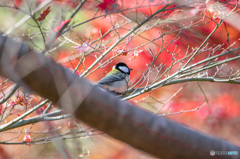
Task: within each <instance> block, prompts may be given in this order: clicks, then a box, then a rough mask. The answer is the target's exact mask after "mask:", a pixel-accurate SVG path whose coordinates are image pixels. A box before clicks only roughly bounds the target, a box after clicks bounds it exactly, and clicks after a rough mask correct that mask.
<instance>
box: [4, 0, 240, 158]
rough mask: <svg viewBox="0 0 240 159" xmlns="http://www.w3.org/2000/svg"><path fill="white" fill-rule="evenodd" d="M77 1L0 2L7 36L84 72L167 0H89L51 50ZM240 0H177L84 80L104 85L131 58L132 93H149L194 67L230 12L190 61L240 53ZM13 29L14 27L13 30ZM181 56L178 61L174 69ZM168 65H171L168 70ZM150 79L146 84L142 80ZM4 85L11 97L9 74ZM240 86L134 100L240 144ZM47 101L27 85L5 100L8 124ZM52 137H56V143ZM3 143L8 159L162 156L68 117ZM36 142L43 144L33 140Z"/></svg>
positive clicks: (225, 71)
mask: <svg viewBox="0 0 240 159" xmlns="http://www.w3.org/2000/svg"><path fill="white" fill-rule="evenodd" d="M168 2H169V3H170V1H168ZM79 3H80V1H78V0H75V1H74V0H55V1H53V0H52V1H51V0H48V1H47V0H37V1H33V0H13V1H7V0H2V1H1V2H0V26H1V27H0V31H1V32H3V33H8V35H9V36H11V37H13V38H14V39H15V40H19V41H22V42H24V43H27V44H28V45H29V46H30V47H31V48H33V49H34V50H35V51H37V52H42V51H44V50H47V52H46V54H45V55H46V56H48V57H50V58H52V59H54V60H55V61H57V62H58V63H59V64H61V65H63V66H65V67H67V68H69V69H71V70H74V69H76V68H77V69H76V73H77V74H79V75H82V74H83V73H84V72H85V71H86V69H87V68H89V67H90V66H91V65H92V64H93V62H94V61H95V60H96V59H97V58H98V57H99V56H100V55H101V54H103V53H104V52H105V51H106V50H107V49H108V48H109V47H110V46H111V45H113V44H114V43H115V42H116V41H117V40H119V39H120V38H121V37H123V36H124V35H125V34H126V33H128V32H129V31H130V30H131V29H133V28H134V27H136V26H137V25H138V24H140V23H141V22H142V21H144V20H145V19H147V18H148V17H150V16H151V15H152V14H153V13H154V12H156V11H157V10H159V9H161V8H163V7H164V6H165V4H166V3H167V2H166V1H154V0H152V1H151V0H149V1H148V0H141V1H140V0H134V1H131V3H129V1H127V0H118V1H117V0H111V1H110V0H103V1H95V0H87V1H86V2H85V4H84V5H83V6H82V8H81V9H80V10H79V11H78V12H77V14H76V15H75V16H74V18H73V19H71V22H70V23H69V25H68V27H67V28H66V32H65V33H63V34H61V35H60V36H59V37H58V38H57V39H56V41H55V42H54V43H53V44H52V45H51V46H50V47H46V46H47V45H48V44H49V43H50V42H51V38H52V36H53V34H54V33H56V32H57V31H59V30H60V29H59V26H61V25H63V24H64V23H65V24H66V23H67V20H68V19H69V17H70V15H71V14H72V13H73V11H74V8H76V7H77V5H78V4H79ZM185 3H186V4H187V5H186V4H185ZM236 3H237V1H223V0H222V1H216V0H215V1H214V0H207V1H191V2H189V3H187V2H185V1H182V2H181V3H179V2H178V3H172V4H171V5H170V6H169V7H168V8H169V10H167V11H164V12H161V13H160V14H157V15H156V16H154V18H152V19H151V20H149V21H148V23H146V24H145V25H143V26H142V27H139V28H138V29H137V30H136V31H135V32H134V33H132V34H130V36H129V37H128V38H126V39H124V40H123V41H122V42H120V43H119V44H118V45H117V46H115V47H114V48H113V49H112V50H111V51H110V52H109V53H108V54H107V55H106V56H105V57H104V58H103V59H102V60H101V61H100V62H99V63H98V65H95V66H94V67H93V69H92V70H91V71H90V72H88V73H87V74H86V75H87V76H86V78H87V79H88V80H90V81H92V82H93V83H97V81H98V80H100V79H101V78H102V77H104V76H105V75H106V74H107V72H109V71H110V70H111V69H112V67H113V66H114V65H115V64H117V63H118V62H125V63H126V64H127V65H128V66H129V67H130V68H133V71H132V72H131V74H130V76H131V78H130V87H131V86H135V88H138V87H145V86H146V85H148V84H149V83H152V82H154V81H155V80H156V79H164V78H166V77H167V76H168V74H172V73H174V72H176V71H178V69H179V67H180V66H182V65H181V64H182V63H184V62H186V56H188V55H189V54H191V53H193V52H194V51H196V50H197V49H198V47H199V46H200V45H201V44H202V43H203V42H204V40H205V39H206V38H207V37H208V35H209V34H210V33H211V32H212V31H213V30H214V28H215V27H216V25H217V24H218V23H219V22H221V19H222V18H223V17H225V16H226V15H227V14H229V13H230V12H232V14H230V15H229V16H228V17H227V18H225V19H224V22H223V23H222V24H221V25H220V27H219V28H217V30H216V31H215V32H214V33H213V35H212V36H211V37H210V38H209V39H208V41H207V43H205V44H204V46H203V48H202V49H201V50H200V52H199V55H197V56H196V57H195V58H194V59H193V61H192V63H196V62H198V61H201V60H203V59H206V58H208V57H209V56H212V55H217V54H220V53H221V52H223V51H227V50H229V49H235V48H238V47H240V43H239V35H240V27H239V26H240V25H239V20H238V19H239V13H238V12H239V7H238V6H236ZM40 6H41V8H39V7H40ZM38 8H39V9H38ZM29 15H30V16H29ZM24 17H28V19H24ZM13 27H16V28H15V29H13V30H11V29H12V28H13ZM46 48H47V49H46ZM236 55H239V53H236V52H234V53H231V54H228V55H227V56H223V57H220V58H219V59H228V58H230V57H234V56H236ZM181 59H182V61H181ZM179 60H180V61H181V62H179V64H176V65H173V64H174V63H175V62H177V61H179ZM168 68H171V69H170V70H169V72H167V73H165V71H166V70H167V69H168ZM239 68H240V61H239V60H235V61H231V62H229V63H227V64H224V65H220V66H218V67H214V68H211V69H209V70H207V71H203V72H200V73H198V74H195V75H192V76H189V77H197V76H198V77H216V78H224V79H228V78H229V77H232V76H234V75H236V74H238V75H239ZM147 70H148V72H147V73H146V74H144V73H145V72H146V71H147ZM161 75H162V76H161ZM143 76H144V80H142V81H141V82H139V83H138V81H139V80H140V79H141V78H142V77H143ZM0 82H1V85H0V88H1V91H2V95H1V98H3V97H4V96H5V94H7V93H9V92H10V91H11V89H12V88H13V85H14V83H13V82H11V81H6V79H5V78H3V77H1V78H0ZM239 90H240V86H239V85H237V84H230V83H216V82H185V83H179V84H174V85H169V86H164V87H159V88H158V89H155V90H153V91H151V92H148V93H145V94H141V95H139V96H137V97H135V98H132V99H130V102H132V103H135V104H136V105H138V106H139V107H142V108H143V109H146V110H147V111H151V112H153V113H154V114H157V115H159V116H165V117H166V118H170V119H172V120H175V121H178V122H180V123H182V124H185V125H187V126H189V127H191V128H193V129H196V130H199V131H201V132H204V133H207V134H210V135H214V136H217V137H220V138H224V139H226V140H229V141H231V142H233V143H234V144H236V145H239V146H240V137H239V134H240V124H239V123H240V94H239ZM42 100H43V99H42V98H41V97H39V96H37V95H35V94H31V93H29V92H27V93H26V91H25V90H24V89H23V88H20V89H18V90H17V91H16V92H15V93H14V95H12V96H11V97H10V98H9V99H8V101H6V102H5V103H2V104H1V109H0V115H1V124H4V123H6V122H9V121H11V120H12V119H14V118H16V117H18V116H19V115H21V114H22V113H24V112H25V111H26V110H27V109H29V108H30V105H34V104H38V103H40V102H41V101H42ZM204 104H205V105H204ZM46 107H47V105H46V106H45V107H43V108H41V110H39V111H38V112H35V113H33V114H31V115H30V116H28V117H26V118H30V117H34V116H37V115H39V114H41V113H42V112H41V111H44V109H46ZM3 110H6V112H9V113H8V114H7V116H4V113H5V114H6V112H3ZM54 110H57V108H56V107H55V106H54V105H53V106H52V107H51V111H54ZM96 118H97V117H96ZM80 130H81V131H80ZM68 135H69V136H68ZM70 135H71V136H70ZM50 137H53V138H51V140H48V138H50ZM38 139H41V140H40V141H38ZM0 141H1V145H0V159H11V158H14V159H18V158H26V159H30V158H35V159H40V158H41V159H44V158H51V159H55V158H92V159H98V158H99V159H101V158H104V159H105V158H109V159H110V158H111V159H122V158H131V159H135V158H136V159H139V158H142V159H145V158H146V159H147V158H154V157H152V156H150V155H148V154H146V153H144V152H140V151H138V150H136V149H133V148H131V147H130V146H128V145H127V144H124V143H122V142H120V141H117V140H115V139H113V138H111V137H109V136H107V135H105V134H104V133H102V132H99V131H97V130H94V129H93V128H89V127H88V126H87V125H84V123H81V122H80V121H75V120H74V119H69V118H68V119H63V120H56V121H48V122H39V123H35V124H30V125H27V126H23V127H19V128H16V129H12V130H8V131H5V132H2V133H1V134H0ZM32 141H36V142H35V143H34V144H28V143H31V142H32ZM143 144H144V143H143ZM239 153H240V152H239ZM71 155H72V156H71ZM73 156H74V157H73Z"/></svg>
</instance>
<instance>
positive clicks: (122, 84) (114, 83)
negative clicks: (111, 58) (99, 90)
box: [98, 62, 132, 94]
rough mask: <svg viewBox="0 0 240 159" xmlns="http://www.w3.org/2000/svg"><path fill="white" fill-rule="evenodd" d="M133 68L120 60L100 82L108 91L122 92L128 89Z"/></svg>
mask: <svg viewBox="0 0 240 159" xmlns="http://www.w3.org/2000/svg"><path fill="white" fill-rule="evenodd" d="M131 70H132V69H131V68H129V67H128V66H127V65H126V64H125V63H122V62H120V63H118V64H116V65H115V66H113V68H112V70H111V71H110V72H109V73H108V74H107V75H106V76H105V77H103V78H102V79H101V80H100V81H99V82H98V84H99V85H101V86H102V87H103V88H105V89H107V90H108V91H111V92H115V93H118V94H122V93H124V92H125V91H126V90H127V89H128V82H129V78H130V71H131Z"/></svg>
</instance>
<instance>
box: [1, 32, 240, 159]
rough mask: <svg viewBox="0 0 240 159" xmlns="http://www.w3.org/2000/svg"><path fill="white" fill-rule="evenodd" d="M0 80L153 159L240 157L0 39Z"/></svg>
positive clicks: (211, 139) (224, 143) (232, 148)
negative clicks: (222, 153)
mask: <svg viewBox="0 0 240 159" xmlns="http://www.w3.org/2000/svg"><path fill="white" fill-rule="evenodd" d="M0 74H1V75H2V76H5V77H8V78H10V79H12V80H13V81H15V82H17V83H19V84H21V85H23V86H25V87H26V88H28V89H30V90H31V91H34V92H36V93H38V94H39V95H41V96H42V97H45V98H48V99H49V100H51V101H52V102H54V103H56V104H57V105H58V106H59V107H62V108H63V109H64V110H65V111H66V112H68V113H74V114H75V116H76V118H77V119H79V120H81V121H83V122H85V123H86V124H88V125H90V126H92V127H95V128H97V129H99V130H101V131H103V132H105V133H107V134H108V135H110V136H112V137H114V138H116V139H118V140H121V141H123V142H125V143H127V144H129V145H131V146H133V147H135V148H137V149H140V150H143V151H145V152H148V153H150V154H152V155H155V156H157V157H161V158H166V159H173V158H189V159H192V158H195V159H203V158H210V157H211V156H210V154H209V152H210V150H217V151H238V152H240V147H238V146H236V145H233V144H232V143H230V142H228V141H225V140H222V139H219V138H216V137H213V136H209V135H206V134H203V133H201V132H199V131H196V130H193V129H191V128H188V127H186V126H184V125H181V124H179V123H177V122H174V121H171V120H168V119H166V118H163V117H157V116H154V115H153V114H151V113H150V112H147V111H145V110H143V109H140V108H138V107H137V106H134V105H132V104H130V103H128V102H125V101H122V100H120V99H118V98H117V97H115V96H113V95H111V94H109V93H108V92H106V91H104V90H102V89H101V88H99V87H97V86H94V85H93V84H91V83H90V82H88V81H87V80H85V79H84V78H79V77H78V76H77V75H76V74H73V73H72V72H71V71H69V70H68V69H66V68H64V67H63V66H60V65H58V64H56V63H55V62H54V61H53V60H51V59H49V58H47V57H45V56H44V55H41V54H38V53H35V52H34V51H32V50H31V49H29V47H27V46H26V45H24V44H21V43H17V42H15V41H13V40H11V39H10V38H7V37H3V36H0ZM215 157H216V158H226V156H215ZM230 157H232V158H234V157H236V158H237V157H239V156H230Z"/></svg>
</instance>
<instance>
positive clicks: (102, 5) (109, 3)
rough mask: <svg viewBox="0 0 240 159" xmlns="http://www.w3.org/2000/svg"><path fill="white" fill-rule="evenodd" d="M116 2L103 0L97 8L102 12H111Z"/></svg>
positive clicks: (114, 0) (115, 0)
mask: <svg viewBox="0 0 240 159" xmlns="http://www.w3.org/2000/svg"><path fill="white" fill-rule="evenodd" d="M116 2H117V0H103V2H102V3H100V4H99V5H98V6H97V7H98V8H100V9H101V10H102V11H104V10H108V9H109V10H113V6H112V5H113V4H114V3H116Z"/></svg>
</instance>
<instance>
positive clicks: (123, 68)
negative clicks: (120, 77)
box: [114, 62, 132, 75]
mask: <svg viewBox="0 0 240 159" xmlns="http://www.w3.org/2000/svg"><path fill="white" fill-rule="evenodd" d="M114 68H115V69H117V70H119V71H121V72H122V73H125V74H128V75H129V74H130V71H131V70H132V69H131V68H129V67H128V66H127V65H126V64H125V63H122V62H120V63H118V64H116V65H115V66H114Z"/></svg>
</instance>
